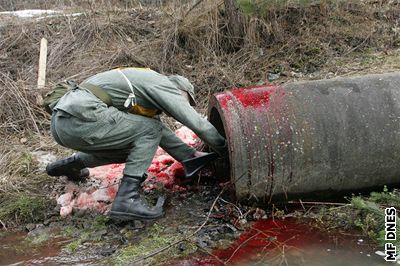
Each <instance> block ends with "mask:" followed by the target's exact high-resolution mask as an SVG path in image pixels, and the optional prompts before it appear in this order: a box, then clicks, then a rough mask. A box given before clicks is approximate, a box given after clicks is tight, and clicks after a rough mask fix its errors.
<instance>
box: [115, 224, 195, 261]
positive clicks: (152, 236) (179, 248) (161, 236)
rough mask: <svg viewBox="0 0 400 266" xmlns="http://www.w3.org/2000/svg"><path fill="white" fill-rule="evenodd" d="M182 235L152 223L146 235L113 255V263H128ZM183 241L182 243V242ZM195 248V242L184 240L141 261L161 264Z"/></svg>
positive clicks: (178, 238)
mask: <svg viewBox="0 0 400 266" xmlns="http://www.w3.org/2000/svg"><path fill="white" fill-rule="evenodd" d="M181 238H182V236H181V235H180V234H178V233H169V232H166V231H165V230H164V228H162V227H161V226H160V225H158V224H154V225H153V226H152V227H151V228H149V229H148V233H147V236H146V237H144V238H142V239H141V240H140V241H139V242H138V243H135V244H130V245H128V246H127V247H125V248H123V249H122V250H120V251H119V252H118V253H117V254H116V255H115V257H114V259H113V261H112V264H113V265H129V264H130V263H133V262H134V261H135V260H137V259H140V258H143V257H144V256H147V255H149V254H151V253H152V252H154V251H156V250H158V249H160V248H164V247H167V246H169V245H171V244H172V243H174V242H176V241H177V240H180V239H181ZM182 243H184V244H182ZM196 250H197V247H196V245H195V244H193V243H191V242H188V241H185V242H181V243H180V244H179V245H176V246H171V247H170V248H168V249H167V250H165V251H164V252H161V253H159V254H157V255H155V256H151V257H150V258H148V259H147V260H145V261H142V262H141V263H143V262H146V263H148V264H149V265H154V264H161V263H163V262H167V261H171V260H173V259H176V258H179V257H184V256H188V255H190V254H192V253H194V252H195V251H196Z"/></svg>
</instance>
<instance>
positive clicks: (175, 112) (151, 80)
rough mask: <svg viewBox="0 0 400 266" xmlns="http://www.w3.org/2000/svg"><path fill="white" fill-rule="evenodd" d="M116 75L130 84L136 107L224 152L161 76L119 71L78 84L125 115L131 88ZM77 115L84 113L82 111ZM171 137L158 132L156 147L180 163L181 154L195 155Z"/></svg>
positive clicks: (222, 142) (207, 125)
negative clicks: (96, 90)
mask: <svg viewBox="0 0 400 266" xmlns="http://www.w3.org/2000/svg"><path fill="white" fill-rule="evenodd" d="M120 71H122V72H123V74H124V75H125V76H126V77H127V79H128V80H129V82H130V83H131V86H132V88H133V90H134V94H135V96H136V102H137V104H139V105H141V106H143V107H146V108H155V109H158V110H160V111H162V112H164V113H166V114H167V115H170V116H171V117H173V118H175V119H176V120H177V121H179V122H180V123H182V124H183V125H185V126H187V127H188V128H190V129H191V130H192V131H193V132H195V133H196V134H197V136H199V138H200V139H202V140H203V141H205V142H206V143H207V144H208V145H209V146H210V147H211V148H213V149H214V150H215V151H217V152H221V151H222V150H223V149H224V148H225V146H226V144H225V138H224V137H222V136H221V135H220V134H219V133H218V131H217V130H216V129H215V127H214V126H213V125H212V124H211V123H210V122H209V121H208V120H207V119H205V118H204V117H202V116H201V115H200V114H199V113H197V111H196V110H195V109H194V108H193V107H192V106H191V105H190V104H189V102H188V101H187V100H186V99H185V98H184V97H182V95H181V91H180V90H179V89H178V88H177V87H176V86H175V85H174V84H173V83H172V82H171V81H170V80H169V79H168V77H167V76H165V75H162V74H160V73H157V72H155V71H153V70H150V69H148V68H123V69H120V70H118V69H114V70H110V71H106V72H102V73H99V74H96V75H94V76H92V77H90V78H88V79H86V80H85V81H83V82H82V84H84V83H90V84H93V85H97V86H99V87H101V88H102V89H104V90H105V91H106V92H107V93H108V94H109V95H110V96H111V98H112V103H113V106H114V107H115V108H117V109H118V110H120V111H123V112H126V111H127V108H126V107H124V103H125V101H126V99H127V97H128V95H129V94H130V93H131V88H130V87H129V84H128V81H127V80H126V79H125V77H124V76H123V75H122V74H121V72H120ZM81 111H82V112H85V111H84V110H81ZM171 133H172V132H171V131H170V130H167V129H165V130H162V134H163V136H162V141H161V143H160V146H161V147H162V148H164V149H165V150H167V152H169V153H170V154H171V155H172V156H174V157H175V158H176V159H178V160H183V159H186V158H183V155H184V154H185V155H187V154H188V152H189V153H191V154H193V153H194V152H195V150H194V149H192V148H190V147H188V146H187V145H185V144H184V143H182V141H181V140H180V139H179V138H177V137H176V136H175V135H174V134H171Z"/></svg>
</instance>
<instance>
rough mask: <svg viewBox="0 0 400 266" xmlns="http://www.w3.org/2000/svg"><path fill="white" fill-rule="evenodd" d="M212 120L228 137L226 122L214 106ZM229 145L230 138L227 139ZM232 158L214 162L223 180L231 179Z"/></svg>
mask: <svg viewBox="0 0 400 266" xmlns="http://www.w3.org/2000/svg"><path fill="white" fill-rule="evenodd" d="M210 122H211V124H213V126H214V127H215V128H216V129H217V130H218V132H219V134H221V135H222V136H223V137H224V138H226V134H225V129H224V122H223V121H222V119H221V115H220V113H219V111H218V110H217V108H215V107H213V108H212V109H211V112H210ZM227 142H228V145H229V140H228V139H227ZM229 159H230V158H226V159H218V160H216V161H215V162H214V172H215V176H216V177H217V178H218V179H220V180H221V181H229V180H230V179H231V168H230V162H229Z"/></svg>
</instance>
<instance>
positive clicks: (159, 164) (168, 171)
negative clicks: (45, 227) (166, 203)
mask: <svg viewBox="0 0 400 266" xmlns="http://www.w3.org/2000/svg"><path fill="white" fill-rule="evenodd" d="M175 133H176V135H177V136H178V137H179V138H181V139H182V140H183V141H184V142H185V143H186V144H188V145H189V146H195V145H196V144H197V142H198V141H199V139H198V137H197V136H196V134H195V133H193V132H192V131H191V130H190V129H188V128H187V127H182V128H180V129H178V130H177V131H176V132H175ZM124 167H125V164H111V165H104V166H99V167H95V168H92V169H89V170H90V178H89V181H88V183H89V184H90V185H87V186H78V185H76V184H73V183H69V184H68V185H67V186H66V188H65V193H64V194H62V195H60V196H59V197H58V198H57V203H58V204H59V205H60V206H61V209H60V215H61V216H67V215H70V214H71V213H72V212H73V211H77V210H85V209H94V210H97V211H98V212H100V213H105V212H107V211H108V210H109V208H110V206H111V204H110V203H111V202H112V201H113V200H114V198H115V195H116V193H117V190H118V185H119V181H120V179H121V177H122V175H123V174H122V172H123V170H124ZM148 174H149V177H148V178H147V180H146V181H145V182H144V189H145V190H151V189H153V188H155V187H157V186H159V185H162V186H164V187H166V188H168V189H171V190H172V191H173V192H179V191H185V190H186V187H185V186H184V185H182V184H181V180H180V179H179V178H180V177H183V176H184V175H185V171H184V169H183V167H182V165H181V164H180V163H179V162H177V161H175V160H174V159H173V158H172V157H171V156H170V155H168V154H167V153H166V152H165V151H164V150H163V149H161V148H158V150H157V152H156V154H155V156H154V159H153V161H152V163H151V165H150V167H149V169H148Z"/></svg>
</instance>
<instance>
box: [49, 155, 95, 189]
mask: <svg viewBox="0 0 400 266" xmlns="http://www.w3.org/2000/svg"><path fill="white" fill-rule="evenodd" d="M46 172H47V174H48V175H50V176H62V175H64V176H66V177H68V179H69V180H71V181H74V182H83V181H86V178H87V177H88V176H89V169H87V168H85V164H84V163H83V162H82V160H81V159H80V158H79V156H78V154H74V155H72V156H70V157H67V158H64V159H61V160H58V161H55V162H54V163H50V164H48V165H47V166H46Z"/></svg>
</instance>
